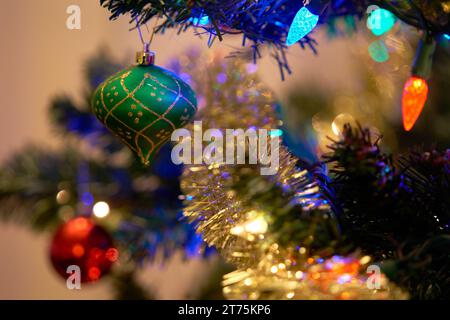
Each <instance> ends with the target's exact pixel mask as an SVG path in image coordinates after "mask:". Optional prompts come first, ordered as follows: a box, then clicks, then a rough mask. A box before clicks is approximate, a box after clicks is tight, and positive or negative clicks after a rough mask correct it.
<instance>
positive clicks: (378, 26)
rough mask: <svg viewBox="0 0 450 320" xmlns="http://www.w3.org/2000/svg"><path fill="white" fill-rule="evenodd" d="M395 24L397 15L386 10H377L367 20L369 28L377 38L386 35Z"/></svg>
mask: <svg viewBox="0 0 450 320" xmlns="http://www.w3.org/2000/svg"><path fill="white" fill-rule="evenodd" d="M394 24H395V15H394V14H392V12H390V11H388V10H385V9H376V10H374V11H372V12H371V13H370V15H369V17H368V18H367V28H369V29H370V31H372V33H373V34H374V35H376V36H381V35H382V34H385V33H386V32H388V31H389V30H391V29H392V27H393V26H394Z"/></svg>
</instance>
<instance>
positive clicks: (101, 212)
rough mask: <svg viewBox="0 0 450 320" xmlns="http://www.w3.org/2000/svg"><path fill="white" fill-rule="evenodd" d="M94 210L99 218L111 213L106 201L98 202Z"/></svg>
mask: <svg viewBox="0 0 450 320" xmlns="http://www.w3.org/2000/svg"><path fill="white" fill-rule="evenodd" d="M92 212H93V213H94V216H96V217H97V218H104V217H106V216H107V215H108V214H109V205H108V204H107V203H106V202H104V201H100V202H97V203H96V204H95V205H94V207H93V208H92Z"/></svg>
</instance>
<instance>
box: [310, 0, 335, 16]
mask: <svg viewBox="0 0 450 320" xmlns="http://www.w3.org/2000/svg"><path fill="white" fill-rule="evenodd" d="M329 4H330V1H329V0H312V1H311V2H310V3H309V4H308V5H307V6H306V7H307V8H308V10H309V12H311V13H312V14H315V15H316V16H320V15H322V14H323V13H324V12H325V10H326V9H327V7H328V5H329Z"/></svg>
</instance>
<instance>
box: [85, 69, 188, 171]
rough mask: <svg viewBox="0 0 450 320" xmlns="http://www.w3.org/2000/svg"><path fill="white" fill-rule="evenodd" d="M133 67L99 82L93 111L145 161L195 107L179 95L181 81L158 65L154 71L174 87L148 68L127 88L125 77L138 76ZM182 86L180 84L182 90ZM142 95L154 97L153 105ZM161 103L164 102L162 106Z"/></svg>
mask: <svg viewBox="0 0 450 320" xmlns="http://www.w3.org/2000/svg"><path fill="white" fill-rule="evenodd" d="M133 68H135V67H132V68H129V69H127V70H125V71H124V72H122V73H120V74H119V75H115V76H112V77H111V78H109V79H107V80H106V81H105V82H104V83H103V84H102V85H101V87H100V88H99V97H98V96H97V101H95V104H94V111H95V112H96V115H97V117H98V118H99V119H100V120H101V121H102V122H103V123H104V125H105V126H106V127H107V128H108V129H109V130H110V131H112V132H114V133H115V134H117V135H118V136H119V137H120V138H122V141H123V142H124V143H125V144H126V145H127V146H128V147H129V148H130V149H131V150H133V151H134V152H135V153H136V154H137V155H138V157H139V158H140V159H141V161H142V162H143V163H144V164H148V162H149V158H150V157H151V156H152V155H153V154H155V153H156V152H157V150H158V149H159V148H160V147H161V146H162V144H163V143H165V142H166V141H167V140H168V139H169V137H170V134H171V132H172V131H173V130H175V129H177V128H179V127H182V126H184V125H185V124H187V122H188V121H189V120H190V119H191V118H192V115H193V114H194V113H195V112H196V110H197V107H196V105H195V104H194V103H193V102H192V101H190V100H189V99H188V98H186V97H185V96H184V95H183V91H182V86H183V85H182V84H180V82H179V81H178V80H177V79H176V78H175V77H172V76H171V75H170V74H169V73H167V72H164V71H161V70H162V69H158V72H161V73H162V74H163V75H166V76H167V77H169V76H170V77H171V78H170V79H171V81H172V83H173V84H174V85H175V87H174V88H170V87H169V86H168V85H167V84H166V83H164V82H163V81H160V80H159V79H158V77H157V76H154V75H153V74H152V73H151V71H149V72H146V73H144V74H143V76H142V78H141V80H140V81H139V82H138V84H137V85H136V86H135V87H134V88H129V87H128V86H127V82H128V78H130V77H134V78H133V79H132V80H130V81H129V82H131V83H132V82H133V81H135V80H136V79H135V78H136V77H139V75H137V74H136V75H135V74H134V72H136V71H135V70H134V69H133ZM166 82H167V81H166ZM116 83H118V85H116ZM113 84H114V85H113ZM148 87H149V88H150V89H151V90H153V91H152V92H151V93H150V94H148V93H147V92H148V89H147V88H148ZM186 87H187V85H185V84H184V87H183V88H184V90H186V89H185V88H186ZM189 90H190V89H189ZM121 92H122V93H121ZM167 93H169V95H168V94H167ZM147 97H150V98H151V100H148V98H147ZM161 97H164V99H163V98H161ZM143 99H145V100H146V101H147V100H148V101H154V102H155V103H156V105H155V106H153V105H152V106H147V105H146V104H145V103H144V102H143V101H144V100H143ZM162 103H165V104H168V105H164V106H163V105H161V104H162ZM182 105H185V106H186V107H181V106H182ZM175 107H177V108H180V107H181V108H182V110H183V111H182V112H181V113H180V112H179V110H174V108H175ZM188 108H189V109H190V110H188ZM172 111H173V112H172ZM127 119H130V120H129V121H128V120H127Z"/></svg>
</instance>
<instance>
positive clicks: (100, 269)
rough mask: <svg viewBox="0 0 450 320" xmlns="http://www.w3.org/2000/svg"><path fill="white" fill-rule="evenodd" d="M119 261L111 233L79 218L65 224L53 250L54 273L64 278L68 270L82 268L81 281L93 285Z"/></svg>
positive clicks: (53, 245)
mask: <svg viewBox="0 0 450 320" xmlns="http://www.w3.org/2000/svg"><path fill="white" fill-rule="evenodd" d="M117 258H118V251H117V249H115V248H114V246H113V241H112V238H111V236H110V235H109V233H108V232H107V231H106V230H105V229H103V228H102V227H100V226H98V225H96V224H95V223H94V221H93V220H91V219H89V218H85V217H77V218H74V219H71V220H69V221H68V222H67V223H65V224H63V225H62V226H61V227H60V228H59V229H58V231H57V232H56V234H55V236H54V238H53V241H52V244H51V249H50V259H51V261H52V264H53V267H54V268H55V270H56V271H57V272H58V273H59V274H60V275H61V276H62V277H63V278H65V279H67V278H68V277H69V276H70V273H67V267H69V266H71V265H75V266H78V267H79V268H80V271H81V274H80V278H81V282H83V283H85V282H93V281H96V280H98V279H100V278H101V277H102V276H104V275H105V274H107V273H108V272H109V270H110V268H111V265H112V263H113V262H114V261H116V260H117Z"/></svg>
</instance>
